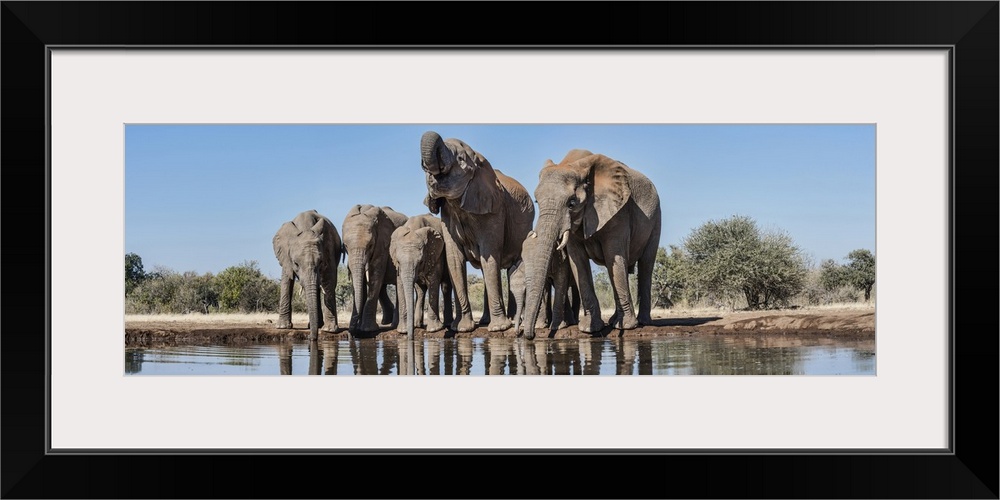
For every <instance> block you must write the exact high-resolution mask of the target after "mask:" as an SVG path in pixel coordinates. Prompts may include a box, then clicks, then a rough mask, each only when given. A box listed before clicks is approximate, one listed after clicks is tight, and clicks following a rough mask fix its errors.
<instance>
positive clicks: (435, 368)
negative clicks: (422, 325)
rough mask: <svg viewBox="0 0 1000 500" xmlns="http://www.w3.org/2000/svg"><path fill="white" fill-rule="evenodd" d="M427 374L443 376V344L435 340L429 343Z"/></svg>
mask: <svg viewBox="0 0 1000 500" xmlns="http://www.w3.org/2000/svg"><path fill="white" fill-rule="evenodd" d="M425 357H426V359H427V374H428V375H441V359H440V358H441V343H440V342H439V341H437V340H435V339H431V340H428V341H427V353H426V355H425Z"/></svg>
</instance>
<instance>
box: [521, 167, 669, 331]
mask: <svg viewBox="0 0 1000 500" xmlns="http://www.w3.org/2000/svg"><path fill="white" fill-rule="evenodd" d="M535 200H536V201H537V203H538V213H539V217H538V223H537V224H536V225H535V231H536V233H537V234H538V240H539V241H538V245H540V246H541V247H548V248H552V247H553V246H556V245H557V242H558V246H556V248H557V249H560V250H561V249H563V248H565V249H566V250H567V254H568V255H569V262H570V269H571V270H572V272H573V278H574V280H575V281H576V284H577V287H578V288H579V290H580V299H581V302H582V305H583V318H582V319H581V320H580V324H579V329H580V331H581V332H598V331H600V330H601V329H602V328H603V327H604V322H603V321H602V320H601V309H600V305H599V304H598V302H597V296H596V294H595V293H594V282H593V278H592V277H591V271H590V261H591V259H593V260H594V262H596V263H597V264H599V265H603V266H605V267H606V268H607V270H608V277H609V278H610V279H611V285H612V288H613V290H614V297H615V314H614V316H612V319H611V321H610V323H611V324H613V325H614V326H616V327H618V328H622V329H625V330H628V329H632V328H635V327H636V326H638V325H639V324H640V323H641V324H649V323H650V322H651V318H650V292H651V285H652V283H651V279H652V273H653V263H654V261H655V259H656V249H657V247H658V245H659V242H660V196H659V194H657V192H656V187H655V186H653V183H652V182H651V181H650V180H649V178H647V177H646V176H645V175H643V174H642V173H640V172H639V171H637V170H634V169H632V168H629V167H628V166H626V165H625V164H624V163H622V162H620V161H617V160H613V159H611V158H608V157H607V156H604V155H601V154H593V153H591V152H590V151H587V150H582V149H574V150H572V151H570V152H569V153H568V154H567V155H566V157H565V158H563V160H562V161H561V162H560V163H559V164H558V165H556V164H554V163H553V162H552V160H549V161H547V162H546V164H545V166H544V167H543V168H542V170H541V172H540V173H539V174H538V187H537V188H536V189H535ZM551 261H552V252H537V253H536V254H535V255H534V256H533V257H532V258H531V259H530V260H525V266H526V268H525V286H526V288H527V294H526V298H525V311H526V312H525V319H524V321H525V328H524V336H525V337H526V338H528V339H532V338H534V337H535V330H534V329H535V318H536V315H537V314H538V304H539V302H540V301H541V296H542V287H543V286H544V279H543V278H544V276H546V274H547V273H548V270H549V266H550V264H551ZM636 263H638V266H639V267H638V275H639V276H638V277H639V307H638V317H637V314H636V311H635V307H634V303H633V300H632V297H631V295H630V293H631V292H630V291H629V286H628V271H629V270H630V269H634V267H633V266H635V265H636Z"/></svg>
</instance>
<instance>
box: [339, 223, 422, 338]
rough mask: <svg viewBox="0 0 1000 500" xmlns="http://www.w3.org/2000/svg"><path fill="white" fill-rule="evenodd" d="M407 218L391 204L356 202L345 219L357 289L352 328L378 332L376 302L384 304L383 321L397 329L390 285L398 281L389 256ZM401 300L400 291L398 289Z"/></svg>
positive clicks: (349, 265)
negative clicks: (396, 232) (390, 245)
mask: <svg viewBox="0 0 1000 500" xmlns="http://www.w3.org/2000/svg"><path fill="white" fill-rule="evenodd" d="M406 219H407V217H406V216H405V215H403V214H401V213H399V212H396V211H395V210H393V209H392V208H390V207H376V206H373V205H354V206H353V207H352V208H351V209H350V210H349V211H348V212H347V216H346V217H345V218H344V225H343V226H342V227H343V230H342V231H341V234H343V235H344V247H345V249H346V250H347V269H348V272H349V273H350V276H351V284H352V286H353V288H354V309H353V310H352V312H351V322H350V326H349V327H348V331H349V332H351V333H362V332H375V331H378V329H379V325H378V324H377V323H376V322H375V312H376V303H378V304H381V306H382V323H383V324H389V325H391V327H392V328H395V327H396V325H398V324H399V312H398V311H397V310H396V308H395V307H394V306H393V304H392V301H391V300H390V299H389V293H388V288H387V287H388V286H389V285H394V284H395V283H396V266H394V265H393V264H392V261H391V260H390V259H389V243H390V241H391V238H392V232H393V231H395V230H396V228H398V227H400V226H402V225H403V224H404V223H406ZM397 302H398V291H397Z"/></svg>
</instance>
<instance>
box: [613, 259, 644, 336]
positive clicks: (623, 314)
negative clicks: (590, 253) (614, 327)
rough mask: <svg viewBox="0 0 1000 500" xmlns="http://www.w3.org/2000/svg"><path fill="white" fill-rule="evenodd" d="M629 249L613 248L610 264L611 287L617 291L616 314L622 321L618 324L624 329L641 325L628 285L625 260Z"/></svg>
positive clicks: (619, 320)
mask: <svg viewBox="0 0 1000 500" xmlns="http://www.w3.org/2000/svg"><path fill="white" fill-rule="evenodd" d="M627 251H628V248H616V249H613V250H612V252H611V255H612V256H613V258H612V261H611V265H610V266H608V278H610V280H611V287H612V288H613V289H614V291H615V316H616V317H617V318H616V319H617V320H618V322H620V323H617V324H618V325H619V326H620V328H622V329H623V330H631V329H633V328H635V327H637V326H639V321H638V320H637V319H636V317H635V310H634V308H633V306H632V292H631V291H630V290H629V287H628V267H627V265H626V264H627V263H626V262H625V256H626V255H628V253H627ZM605 255H608V254H605ZM612 324H616V322H612Z"/></svg>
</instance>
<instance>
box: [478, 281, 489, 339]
mask: <svg viewBox="0 0 1000 500" xmlns="http://www.w3.org/2000/svg"><path fill="white" fill-rule="evenodd" d="M484 275H485V272H484ZM490 319H491V318H490V293H489V290H487V289H486V287H485V286H483V314H480V315H479V326H487V325H489V324H490Z"/></svg>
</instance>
